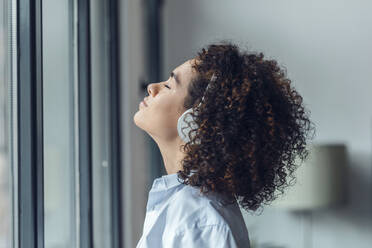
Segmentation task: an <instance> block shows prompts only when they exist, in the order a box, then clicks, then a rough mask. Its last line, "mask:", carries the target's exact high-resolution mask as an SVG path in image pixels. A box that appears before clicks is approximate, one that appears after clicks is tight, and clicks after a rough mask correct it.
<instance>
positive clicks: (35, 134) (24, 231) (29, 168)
mask: <svg viewBox="0 0 372 248" xmlns="http://www.w3.org/2000/svg"><path fill="white" fill-rule="evenodd" d="M41 11H42V8H41V0H18V1H17V13H18V14H17V24H18V25H17V45H18V58H17V67H18V74H17V77H18V82H17V83H18V97H17V98H18V110H17V112H18V128H19V130H18V133H19V135H18V163H19V165H18V170H19V171H18V173H19V174H18V183H19V188H18V190H19V191H18V196H19V200H18V211H19V212H18V216H19V219H18V220H19V223H18V225H19V246H20V248H23V247H25V248H26V247H27V248H36V247H37V248H42V247H44V192H43V180H44V178H43V172H44V169H43V150H44V148H43V81H42V70H43V68H42V13H41Z"/></svg>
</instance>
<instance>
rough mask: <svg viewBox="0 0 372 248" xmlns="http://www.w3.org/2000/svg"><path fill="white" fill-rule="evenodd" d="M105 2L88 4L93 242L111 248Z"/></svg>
mask: <svg viewBox="0 0 372 248" xmlns="http://www.w3.org/2000/svg"><path fill="white" fill-rule="evenodd" d="M107 7H108V2H107V1H100V0H92V1H91V42H92V43H91V53H92V56H91V59H92V156H93V158H92V159H93V170H92V174H93V242H94V247H98V248H100V247H107V248H109V247H111V236H110V234H111V219H110V217H111V199H110V175H109V166H110V158H109V156H110V153H109V135H110V126H109V118H110V116H109V111H110V110H109V100H110V99H109V86H110V84H109V81H110V80H109V68H108V65H109V60H108V59H109V58H108V54H109V53H108V52H109V46H108V45H109V44H108V41H109V37H108V23H107V21H108V19H109V18H108V17H107V14H106V13H107V11H108V9H107Z"/></svg>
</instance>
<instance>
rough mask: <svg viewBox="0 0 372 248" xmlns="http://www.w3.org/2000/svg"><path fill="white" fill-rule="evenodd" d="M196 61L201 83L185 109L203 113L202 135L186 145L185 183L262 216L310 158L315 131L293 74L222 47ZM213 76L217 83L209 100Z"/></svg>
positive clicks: (205, 52) (199, 132)
mask: <svg viewBox="0 0 372 248" xmlns="http://www.w3.org/2000/svg"><path fill="white" fill-rule="evenodd" d="M194 61H195V63H193V64H192V67H193V68H194V69H195V70H196V71H197V77H196V78H195V79H194V80H193V81H192V82H190V84H189V87H188V95H187V97H186V98H185V100H184V107H185V108H186V109H189V108H194V110H196V111H195V112H197V114H196V113H195V112H193V113H192V116H193V117H194V119H195V122H196V124H197V125H198V128H197V129H193V130H192V132H193V134H194V135H193V136H191V135H189V138H190V142H187V143H185V145H182V148H183V151H184V152H185V157H184V159H183V160H182V161H181V164H182V170H179V171H178V172H177V174H178V177H179V178H180V179H182V180H183V182H182V183H183V184H186V185H191V186H197V187H200V192H201V193H208V192H218V193H222V194H224V195H225V196H228V198H229V199H232V202H234V201H236V200H237V201H239V204H240V205H241V206H242V207H243V208H244V209H245V210H246V211H249V210H253V211H256V210H257V209H258V208H260V207H261V206H262V204H268V203H270V202H272V201H273V200H275V199H276V195H275V192H276V190H278V191H280V192H281V193H283V192H284V191H283V189H284V188H285V187H287V186H290V185H291V184H290V182H291V181H292V180H290V179H294V176H293V172H294V171H295V170H296V168H297V165H296V163H295V157H296V156H298V157H299V158H301V159H302V160H304V159H306V158H307V156H308V154H309V151H308V149H307V145H306V143H307V136H308V134H309V131H310V130H314V129H315V128H314V127H313V126H312V124H313V123H312V122H311V121H310V119H309V117H308V114H307V111H306V109H305V107H304V106H303V105H304V104H303V99H302V97H301V96H300V95H299V93H298V92H297V91H296V90H295V89H294V88H293V87H291V80H290V79H288V78H287V77H286V72H285V71H283V70H282V69H281V68H280V67H279V66H278V64H277V62H276V61H275V60H265V59H264V55H263V53H262V52H260V53H258V54H257V52H245V51H240V50H239V48H238V46H237V45H235V44H233V43H231V42H226V41H222V42H220V44H218V43H214V44H210V45H208V46H207V48H206V49H205V48H202V49H201V50H200V51H198V52H197V57H196V60H194ZM213 73H214V74H215V75H216V76H217V80H215V81H214V83H213V84H211V85H210V87H211V90H208V91H206V92H204V91H205V88H206V86H207V85H208V83H209V80H210V78H211V75H212V74H213ZM203 94H205V96H204V99H203V101H202V102H201V99H202V96H203ZM199 103H201V104H200V105H199ZM314 131H315V130H314ZM196 140H198V141H199V142H198V144H196V142H195V141H196ZM191 171H193V172H194V173H192V174H190V172H191Z"/></svg>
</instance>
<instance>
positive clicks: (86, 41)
mask: <svg viewBox="0 0 372 248" xmlns="http://www.w3.org/2000/svg"><path fill="white" fill-rule="evenodd" d="M89 7H90V5H89V0H78V2H77V10H78V20H77V22H78V29H77V31H78V32H77V33H78V115H79V121H78V122H79V124H78V126H79V198H80V200H79V201H80V210H79V211H80V228H79V229H80V230H79V232H80V239H79V240H80V247H81V248H91V247H93V240H92V233H93V218H92V216H93V213H92V112H91V55H90V28H89V27H90V12H89V9H90V8H89Z"/></svg>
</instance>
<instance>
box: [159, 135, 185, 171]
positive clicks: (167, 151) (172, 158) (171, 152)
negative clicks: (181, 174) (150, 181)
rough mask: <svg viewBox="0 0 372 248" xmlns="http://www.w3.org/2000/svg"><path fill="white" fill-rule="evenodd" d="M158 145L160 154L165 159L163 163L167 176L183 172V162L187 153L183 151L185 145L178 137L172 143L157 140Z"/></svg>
mask: <svg viewBox="0 0 372 248" xmlns="http://www.w3.org/2000/svg"><path fill="white" fill-rule="evenodd" d="M155 142H156V143H157V144H158V147H159V150H160V153H161V155H162V157H163V162H164V166H165V170H166V171H167V174H168V175H169V174H174V173H177V171H179V170H182V166H181V161H182V159H183V158H184V157H185V153H184V152H182V151H181V145H184V144H185V143H184V142H183V141H182V140H181V138H179V137H178V136H177V137H176V138H175V139H173V140H170V141H159V140H155Z"/></svg>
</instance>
